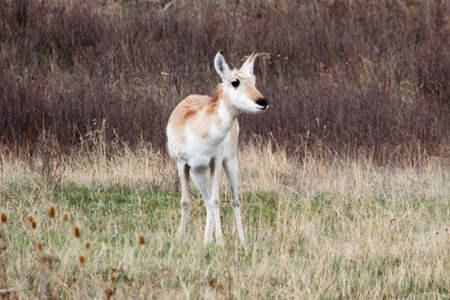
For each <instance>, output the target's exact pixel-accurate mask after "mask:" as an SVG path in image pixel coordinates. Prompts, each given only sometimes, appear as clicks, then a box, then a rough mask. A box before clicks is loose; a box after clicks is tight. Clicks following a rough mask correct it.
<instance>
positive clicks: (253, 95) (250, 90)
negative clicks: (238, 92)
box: [244, 85, 263, 101]
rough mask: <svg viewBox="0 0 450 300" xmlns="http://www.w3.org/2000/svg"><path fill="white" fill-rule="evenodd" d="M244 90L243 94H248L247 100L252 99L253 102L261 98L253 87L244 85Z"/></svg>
mask: <svg viewBox="0 0 450 300" xmlns="http://www.w3.org/2000/svg"><path fill="white" fill-rule="evenodd" d="M244 88H245V92H246V93H247V94H248V96H249V98H250V99H252V100H253V101H256V100H258V99H261V98H263V96H262V95H261V93H260V92H259V91H258V90H257V89H255V88H254V87H252V86H250V85H246V86H245V87H244Z"/></svg>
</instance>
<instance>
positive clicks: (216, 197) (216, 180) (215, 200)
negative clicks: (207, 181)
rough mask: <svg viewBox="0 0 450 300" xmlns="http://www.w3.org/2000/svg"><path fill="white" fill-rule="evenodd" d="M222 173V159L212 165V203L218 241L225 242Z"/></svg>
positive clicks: (219, 243)
mask: <svg viewBox="0 0 450 300" xmlns="http://www.w3.org/2000/svg"><path fill="white" fill-rule="evenodd" d="M221 175H222V161H214V163H213V165H212V166H211V182H212V197H211V204H212V208H213V211H214V219H215V223H216V243H217V245H221V244H223V235H222V226H221V224H220V193H219V190H220V180H221Z"/></svg>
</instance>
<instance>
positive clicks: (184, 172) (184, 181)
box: [178, 163, 189, 240]
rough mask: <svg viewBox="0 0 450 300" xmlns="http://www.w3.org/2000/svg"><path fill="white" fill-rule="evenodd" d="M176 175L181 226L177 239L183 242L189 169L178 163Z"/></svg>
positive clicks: (187, 206) (187, 201)
mask: <svg viewBox="0 0 450 300" xmlns="http://www.w3.org/2000/svg"><path fill="white" fill-rule="evenodd" d="M178 173H179V174H180V181H181V224H180V231H179V233H178V238H179V239H180V240H184V237H185V233H186V218H187V214H188V209H189V167H188V166H187V165H186V164H183V163H178Z"/></svg>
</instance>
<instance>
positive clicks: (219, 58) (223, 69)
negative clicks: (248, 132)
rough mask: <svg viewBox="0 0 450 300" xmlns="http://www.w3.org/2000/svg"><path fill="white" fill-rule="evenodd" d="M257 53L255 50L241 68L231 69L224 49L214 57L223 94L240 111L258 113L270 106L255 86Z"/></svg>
mask: <svg viewBox="0 0 450 300" xmlns="http://www.w3.org/2000/svg"><path fill="white" fill-rule="evenodd" d="M257 54H258V53H257V51H256V50H255V51H254V52H253V54H252V55H250V57H249V58H248V59H247V60H246V61H245V62H244V64H243V65H242V67H241V68H240V69H239V70H236V69H234V70H230V68H229V67H228V64H227V63H226V61H225V58H224V57H223V51H222V50H221V51H219V52H218V53H217V54H216V57H215V58H214V67H215V69H216V72H217V73H218V74H219V75H220V77H221V78H222V87H223V95H224V96H225V97H227V98H228V100H229V101H230V103H231V105H232V106H233V108H234V109H236V110H237V111H238V112H239V113H258V112H262V111H265V110H266V109H267V108H268V107H269V105H268V103H267V100H266V99H264V97H263V96H262V95H261V93H260V92H259V91H258V90H257V89H256V87H255V83H256V79H255V75H254V74H253V66H254V64H255V59H256V56H257Z"/></svg>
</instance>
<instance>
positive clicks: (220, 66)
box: [214, 50, 231, 82]
mask: <svg viewBox="0 0 450 300" xmlns="http://www.w3.org/2000/svg"><path fill="white" fill-rule="evenodd" d="M214 68H215V69H216V72H217V74H219V75H220V77H222V81H224V82H225V81H229V80H230V77H231V71H230V68H229V67H228V65H227V63H226V61H225V58H224V57H223V50H220V51H219V52H217V54H216V57H215V58H214Z"/></svg>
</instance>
